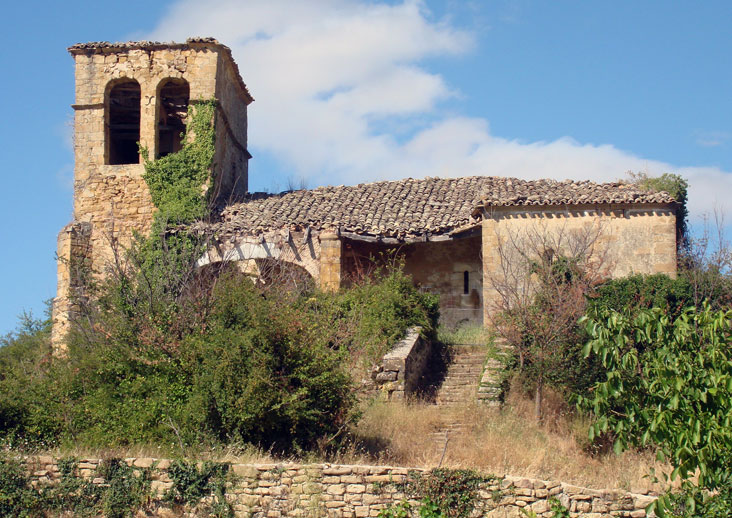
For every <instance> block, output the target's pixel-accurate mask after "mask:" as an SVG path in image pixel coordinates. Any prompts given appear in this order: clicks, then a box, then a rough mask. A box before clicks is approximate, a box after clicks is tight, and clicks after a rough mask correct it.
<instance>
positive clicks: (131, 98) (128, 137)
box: [105, 79, 142, 165]
mask: <svg viewBox="0 0 732 518" xmlns="http://www.w3.org/2000/svg"><path fill="white" fill-rule="evenodd" d="M141 99H142V96H141V90H140V83H138V82H137V81H135V80H134V79H124V80H122V81H117V82H114V83H110V86H109V87H108V93H107V106H106V108H107V124H106V125H105V126H106V130H107V135H106V136H107V139H106V140H107V149H106V151H107V160H106V163H107V164H109V165H121V164H138V163H139V162H140V154H139V151H138V145H137V143H138V142H139V141H140V101H141Z"/></svg>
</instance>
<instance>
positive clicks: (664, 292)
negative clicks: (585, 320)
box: [589, 273, 694, 318]
mask: <svg viewBox="0 0 732 518" xmlns="http://www.w3.org/2000/svg"><path fill="white" fill-rule="evenodd" d="M693 300H694V299H693V294H692V288H691V284H690V283H689V280H688V279H687V278H686V277H685V276H683V275H682V276H679V277H678V278H677V279H672V278H671V277H669V276H668V275H665V274H662V273H658V274H654V275H630V276H628V277H622V278H620V279H613V280H610V281H607V282H606V283H604V284H603V285H601V286H599V287H598V288H597V290H596V292H595V294H594V296H593V298H592V299H590V304H589V307H590V311H603V310H612V309H614V310H615V311H620V312H622V311H626V310H629V311H633V312H637V311H639V310H641V309H650V308H659V309H661V310H662V311H663V312H665V313H667V314H668V315H669V316H670V317H672V318H675V317H676V316H678V315H679V314H680V313H681V311H682V310H683V309H684V308H685V307H687V306H690V305H693Z"/></svg>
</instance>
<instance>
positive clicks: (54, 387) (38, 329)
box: [0, 315, 62, 449]
mask: <svg viewBox="0 0 732 518" xmlns="http://www.w3.org/2000/svg"><path fill="white" fill-rule="evenodd" d="M50 336H51V320H50V318H45V319H34V318H33V317H32V316H31V315H23V316H22V317H21V322H20V325H19V326H18V329H17V330H16V331H15V332H14V333H11V334H9V335H7V336H5V337H2V338H0V441H1V442H2V443H3V445H4V446H5V447H9V448H16V449H25V448H34V447H46V446H52V445H53V444H54V442H55V436H56V435H57V434H58V433H59V431H60V429H61V427H62V422H61V412H60V408H59V400H60V393H59V387H58V384H57V383H56V381H55V380H56V377H57V376H56V374H57V367H56V365H55V364H54V362H53V361H52V358H51V346H50Z"/></svg>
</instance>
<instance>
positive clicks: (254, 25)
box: [149, 0, 732, 216]
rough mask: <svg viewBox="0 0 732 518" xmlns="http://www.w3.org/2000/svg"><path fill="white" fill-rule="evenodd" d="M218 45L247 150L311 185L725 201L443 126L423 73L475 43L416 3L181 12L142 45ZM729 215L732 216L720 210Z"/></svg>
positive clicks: (718, 185) (189, 1) (695, 211)
mask: <svg viewBox="0 0 732 518" xmlns="http://www.w3.org/2000/svg"><path fill="white" fill-rule="evenodd" d="M191 35H201V36H208V35H212V36H215V37H217V38H218V39H219V40H220V41H222V42H223V43H226V44H227V45H229V46H230V47H231V48H232V51H233V53H234V57H235V59H236V60H237V62H238V64H239V67H240V70H241V72H242V75H243V76H244V80H245V82H246V83H247V84H248V86H249V87H250V89H251V90H252V92H253V94H254V97H255V98H256V102H255V103H254V104H252V105H251V107H250V134H249V139H250V144H251V146H252V148H253V150H254V151H255V154H256V155H258V156H262V155H263V154H266V155H268V156H270V157H274V158H275V159H276V160H278V161H280V162H281V163H283V164H285V165H286V167H288V168H290V169H291V170H292V173H293V175H295V176H304V177H307V178H310V179H311V180H313V181H315V182H317V183H336V184H338V183H346V184H353V183H358V182H362V181H371V180H381V179H397V178H404V177H408V176H411V177H424V176H466V175H498V176H516V177H520V178H527V179H531V178H557V179H565V178H570V179H590V180H595V181H610V180H616V179H618V178H621V177H623V176H624V173H625V171H628V170H633V171H645V172H648V173H649V174H660V173H663V172H668V171H674V172H678V173H680V174H682V175H684V176H685V177H686V178H688V179H689V181H690V183H691V186H692V192H691V193H690V210H691V212H692V215H694V216H698V215H700V214H701V213H703V212H708V211H709V210H711V209H712V208H714V207H715V206H719V207H723V208H724V204H725V203H727V204H729V203H730V202H729V201H727V200H726V199H725V193H728V192H732V174H729V173H727V172H724V171H722V170H720V169H718V168H714V167H678V166H674V165H673V164H668V163H664V162H661V161H656V160H647V159H644V158H642V157H639V156H636V155H633V154H631V153H628V152H625V151H622V150H620V149H617V148H615V147H614V146H612V145H593V144H583V143H580V142H577V141H575V140H573V139H572V138H570V137H565V138H561V139H558V140H555V141H551V142H529V143H526V142H520V141H516V140H508V139H505V138H501V137H499V136H496V135H493V134H492V133H491V131H490V126H489V123H488V121H486V120H485V119H481V118H476V117H469V116H465V115H455V114H445V113H443V112H442V111H441V109H440V102H441V101H443V100H445V99H446V98H448V97H450V96H454V95H459V92H456V91H454V90H453V89H452V88H451V87H450V85H449V84H447V82H446V81H445V79H444V78H443V77H442V76H441V75H440V74H438V73H436V72H435V71H432V70H430V69H429V67H428V66H427V65H426V64H425V60H427V59H428V58H433V57H439V56H450V55H457V54H461V53H465V52H469V51H470V50H471V49H472V48H473V46H474V39H473V37H472V35H471V34H470V33H469V32H468V31H465V30H462V29H461V28H460V27H455V26H454V25H452V24H451V23H449V22H448V21H445V20H439V19H435V18H434V17H433V16H432V14H431V13H430V12H429V11H428V10H427V8H426V7H425V5H424V4H423V2H421V1H419V0H404V1H403V2H401V3H385V2H374V1H366V0H310V1H308V2H292V1H290V0H247V1H236V0H210V1H208V2H205V3H203V2H198V1H195V0H181V1H179V2H178V3H176V4H174V5H173V6H172V8H171V9H170V11H169V12H168V13H167V15H166V16H165V17H164V18H163V19H162V20H161V22H160V23H159V25H158V27H157V28H156V29H155V30H154V31H153V34H151V35H150V36H149V37H150V38H151V39H158V40H171V39H172V40H183V39H185V38H187V37H189V36H191ZM726 208H727V212H732V205H728V206H727V207H726Z"/></svg>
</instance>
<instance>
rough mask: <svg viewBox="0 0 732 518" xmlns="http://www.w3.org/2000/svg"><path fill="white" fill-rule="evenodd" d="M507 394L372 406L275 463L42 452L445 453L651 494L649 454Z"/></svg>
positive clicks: (422, 461)
mask: <svg viewBox="0 0 732 518" xmlns="http://www.w3.org/2000/svg"><path fill="white" fill-rule="evenodd" d="M518 393H519V391H518V390H513V391H511V394H512V395H511V396H510V397H509V399H508V401H507V402H506V405H504V407H503V408H502V409H500V410H499V409H492V408H486V407H483V406H475V405H472V406H465V407H459V408H451V409H449V410H446V409H444V408H442V407H438V406H435V405H432V404H428V403H422V402H412V403H399V402H384V401H377V402H374V403H371V404H370V405H369V406H368V407H367V408H366V409H365V410H364V413H363V417H362V418H361V420H360V422H359V423H358V425H356V426H355V427H354V429H353V431H352V432H353V433H352V434H351V437H350V439H348V440H347V441H346V443H345V444H344V445H341V447H340V448H339V449H338V450H337V451H328V452H327V453H326V452H319V453H318V452H311V453H306V454H304V455H301V456H297V457H295V456H293V457H287V458H283V457H276V456H273V455H271V454H269V453H268V452H266V451H263V450H261V449H258V448H256V447H253V446H250V445H244V446H235V445H230V446H222V447H217V448H213V449H203V448H202V449H193V448H190V449H187V450H185V451H182V452H181V451H180V450H179V449H178V448H175V447H174V446H173V445H171V447H170V448H168V449H165V448H161V447H154V446H153V447H150V446H147V447H146V446H136V447H127V448H118V449H105V450H94V449H82V448H75V449H69V448H65V449H57V450H53V451H49V452H44V453H47V454H50V455H54V456H57V457H68V456H73V457H77V458H112V457H117V458H128V457H154V458H180V457H186V458H195V459H198V460H213V461H218V462H233V463H244V464H261V463H274V462H287V461H290V462H331V463H341V464H381V465H400V466H408V467H424V468H432V467H436V466H437V465H438V464H439V462H440V459H441V457H442V456H443V453H444V459H443V462H442V466H443V467H452V468H472V469H477V470H480V471H483V472H487V473H492V474H495V475H499V476H500V475H513V476H526V477H530V478H539V479H543V480H556V481H561V482H567V483H571V484H577V485H581V486H586V487H593V488H598V489H623V490H633V491H637V490H654V491H659V490H662V488H661V487H660V486H659V485H657V484H653V483H652V482H651V481H650V480H649V479H648V478H647V477H646V475H647V474H648V473H649V472H650V470H651V468H654V469H655V470H656V471H662V470H667V469H668V466H666V465H662V464H659V463H658V462H656V461H655V458H654V455H653V454H652V453H651V452H637V451H629V452H625V453H623V454H622V455H620V456H617V455H615V454H614V453H612V452H609V453H599V454H594V455H593V454H590V453H588V452H587V451H586V446H587V444H588V441H587V439H586V437H587V433H586V431H587V424H588V423H586V422H584V421H583V420H582V419H581V418H580V417H578V416H576V415H572V414H570V413H569V412H568V411H567V410H568V409H567V408H566V406H565V405H564V404H563V403H562V402H561V401H562V400H561V398H560V397H558V396H557V395H555V394H552V393H551V392H549V393H548V394H547V395H546V407H545V410H546V416H547V417H546V420H545V422H544V424H543V425H539V424H537V423H536V422H535V421H534V419H533V402H532V401H531V400H529V399H528V398H524V397H521V396H520V395H517V394H518ZM450 422H452V423H456V422H457V423H462V424H463V428H462V429H461V430H460V431H455V432H449V433H448V434H447V443H445V435H444V433H442V432H441V433H439V434H436V432H438V431H440V430H444V425H445V423H450Z"/></svg>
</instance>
